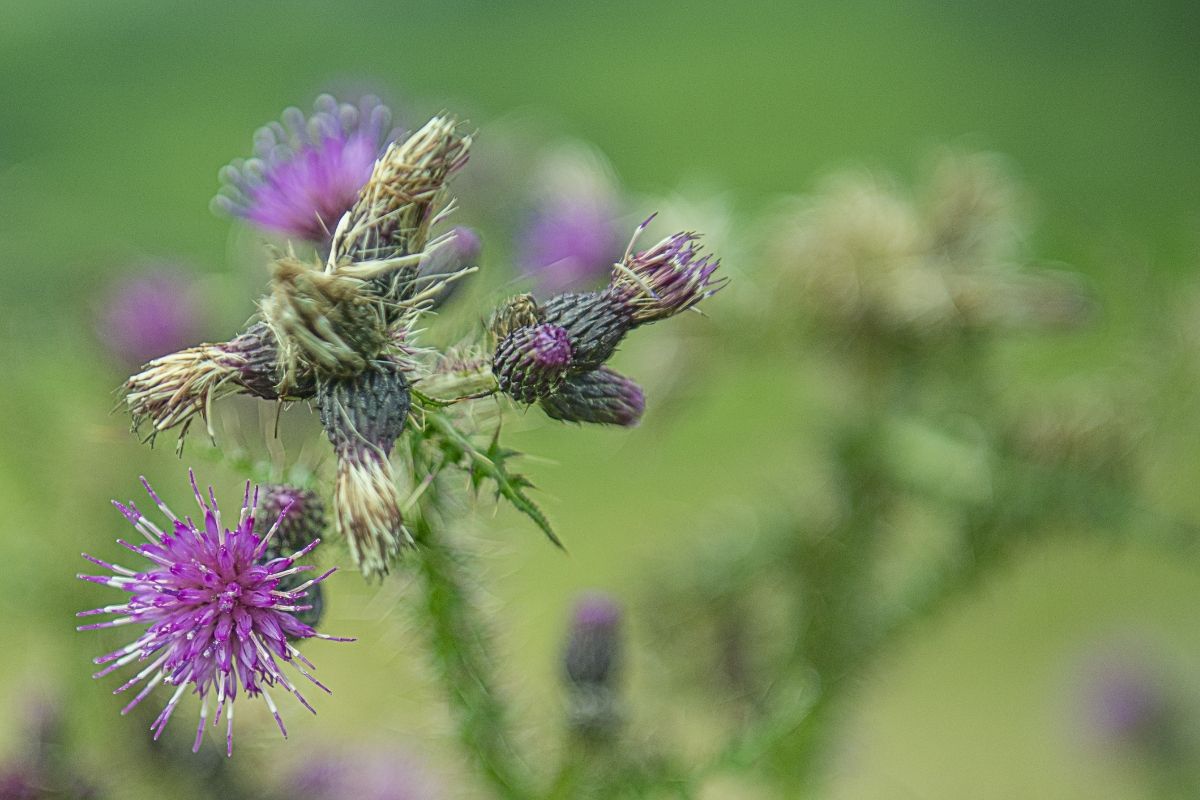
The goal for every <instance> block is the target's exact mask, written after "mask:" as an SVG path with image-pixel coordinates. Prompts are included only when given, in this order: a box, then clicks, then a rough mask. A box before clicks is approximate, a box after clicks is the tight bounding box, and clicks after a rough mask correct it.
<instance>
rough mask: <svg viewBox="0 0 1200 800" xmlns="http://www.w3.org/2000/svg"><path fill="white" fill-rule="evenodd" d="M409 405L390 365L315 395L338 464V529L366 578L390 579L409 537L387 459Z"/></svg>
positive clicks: (377, 364) (380, 364)
mask: <svg viewBox="0 0 1200 800" xmlns="http://www.w3.org/2000/svg"><path fill="white" fill-rule="evenodd" d="M409 403H410V398H409V389H408V381H407V380H406V379H405V377H404V373H403V371H402V370H401V368H400V365H399V364H397V363H395V362H392V361H373V362H371V364H370V365H369V366H368V368H367V369H366V370H365V371H364V372H362V373H361V374H359V375H356V376H354V377H351V378H343V379H338V380H332V381H327V382H325V383H322V384H321V385H320V386H319V387H318V391H317V404H318V406H319V408H320V411H321V424H322V425H323V426H324V427H325V433H326V435H327V436H328V437H329V441H330V442H332V443H333V448H334V451H335V452H336V453H337V458H338V464H337V478H336V482H335V483H334V489H333V518H334V523H335V525H336V527H337V530H338V533H340V534H341V535H343V536H345V537H346V540H347V542H349V545H350V555H351V557H353V559H354V561H355V563H356V564H358V565H359V567H361V568H362V571H363V574H364V575H368V576H369V575H372V574H381V573H386V572H387V565H388V560H389V559H390V558H391V557H392V556H394V555H395V554H396V553H397V552H399V549H400V546H401V545H402V544H404V543H406V540H407V536H408V534H407V532H406V531H405V530H404V527H403V520H402V519H401V516H400V505H399V499H398V498H397V495H396V486H395V476H394V473H393V471H392V464H391V461H389V460H388V456H389V454H390V453H391V452H392V447H393V446H394V445H395V443H396V439H397V438H398V437H399V436H400V434H401V432H403V430H404V423H405V421H406V419H407V418H408V410H409Z"/></svg>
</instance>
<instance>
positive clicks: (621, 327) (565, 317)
mask: <svg viewBox="0 0 1200 800" xmlns="http://www.w3.org/2000/svg"><path fill="white" fill-rule="evenodd" d="M541 318H542V321H543V322H545V323H548V324H550V325H557V326H558V327H560V328H562V329H563V330H565V331H566V332H567V336H568V337H569V338H570V341H571V358H572V360H571V369H572V371H574V372H585V371H587V370H591V369H595V368H596V367H599V366H600V365H601V364H603V363H604V362H605V361H607V360H608V359H609V358H611V357H612V354H613V353H615V352H616V350H617V345H619V344H620V343H621V340H622V339H623V338H625V334H626V333H628V332H629V331H630V330H631V329H632V328H633V327H634V322H633V315H632V309H631V308H630V307H628V306H627V305H626V304H625V303H623V302H622V301H621V298H620V297H619V296H617V295H614V294H613V293H612V291H611V287H610V289H606V290H604V291H603V292H587V293H582V294H578V293H577V294H560V295H558V296H557V297H553V298H551V299H550V300H549V301H547V302H546V304H545V305H544V306H543V307H542V309H541Z"/></svg>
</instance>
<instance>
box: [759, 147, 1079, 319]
mask: <svg viewBox="0 0 1200 800" xmlns="http://www.w3.org/2000/svg"><path fill="white" fill-rule="evenodd" d="M1017 196H1018V191H1017V189H1016V188H1015V184H1014V183H1013V182H1012V180H1011V179H1010V178H1009V177H1008V175H1007V173H1006V172H1005V170H1004V169H1003V168H1002V165H1001V163H1000V161H999V160H998V159H996V158H995V157H993V156H990V155H986V154H984V155H971V156H960V155H950V156H945V157H944V158H943V159H941V160H940V161H939V162H938V163H937V165H936V166H935V167H934V170H933V177H932V178H931V179H930V181H929V189H928V198H927V199H926V201H925V203H924V204H919V203H917V202H916V201H915V200H914V199H912V198H911V197H909V196H907V195H906V194H905V193H903V192H901V191H900V190H899V189H898V188H897V187H896V186H895V184H894V183H893V182H892V181H890V180H888V179H886V178H883V177H879V176H874V175H870V174H864V173H850V174H845V175H840V176H835V177H834V178H832V179H831V180H829V181H828V182H827V183H826V184H825V185H824V186H823V187H822V188H821V189H820V190H819V191H818V192H817V194H816V195H815V196H814V197H813V198H810V199H808V200H806V201H801V202H799V203H796V204H794V205H793V206H792V207H791V208H790V209H788V210H786V211H785V212H783V213H781V214H780V215H779V217H778V218H777V219H776V221H775V223H774V225H773V228H774V230H775V233H774V234H773V235H772V236H771V240H770V242H769V244H768V257H769V259H771V260H773V261H775V262H776V263H778V264H779V265H780V268H781V270H782V272H783V274H784V280H785V286H784V287H783V291H781V292H780V298H781V302H787V303H796V302H797V301H799V303H800V304H802V305H803V306H804V307H805V308H806V310H807V312H808V313H809V314H810V315H811V317H812V318H813V319H815V320H818V321H820V323H821V324H823V325H826V326H829V327H831V328H833V329H835V330H840V331H847V330H849V331H852V332H858V333H863V332H865V333H868V334H871V335H878V336H883V337H897V336H898V337H902V338H914V337H915V338H929V337H935V338H936V337H946V336H951V335H954V334H956V333H958V332H961V331H966V330H992V331H999V330H1011V329H1036V330H1045V329H1058V328H1070V327H1076V326H1078V325H1081V324H1083V323H1084V322H1086V321H1087V320H1088V318H1089V317H1090V313H1091V310H1092V302H1091V298H1090V295H1089V294H1088V292H1087V291H1086V288H1085V286H1084V285H1083V283H1082V281H1081V280H1080V279H1079V277H1078V276H1075V275H1072V274H1068V273H1064V272H1061V271H1054V270H1045V269H1038V268H1031V267H1029V266H1028V265H1024V264H1022V263H1021V261H1020V258H1019V256H1020V251H1021V245H1022V228H1021V226H1020V225H1019V224H1018V222H1017V219H1018V214H1017V210H1016V209H1017V206H1018V203H1017V200H1016V198H1017Z"/></svg>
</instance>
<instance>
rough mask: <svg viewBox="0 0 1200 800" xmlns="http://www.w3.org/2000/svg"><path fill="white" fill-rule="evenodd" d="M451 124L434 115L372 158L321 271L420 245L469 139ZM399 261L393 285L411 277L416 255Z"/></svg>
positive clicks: (401, 253)
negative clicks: (367, 176) (411, 258)
mask: <svg viewBox="0 0 1200 800" xmlns="http://www.w3.org/2000/svg"><path fill="white" fill-rule="evenodd" d="M456 127H457V122H456V120H455V119H454V118H452V117H440V116H439V117H434V118H433V119H431V120H430V121H429V122H428V123H426V124H425V126H424V127H423V128H421V129H420V130H418V131H417V132H416V133H414V134H412V135H411V136H409V137H408V138H407V139H405V140H404V141H402V142H397V143H395V144H393V145H391V146H390V147H389V148H388V149H387V151H386V152H385V153H384V154H383V156H382V157H380V159H379V160H378V161H376V162H375V168H374V170H373V171H372V172H371V177H370V179H369V180H368V181H367V184H366V185H365V186H364V187H363V188H362V191H360V192H359V196H358V201H357V202H356V203H355V204H354V207H353V208H351V209H350V211H349V212H347V213H346V215H345V216H344V217H342V219H341V221H340V222H339V223H338V226H337V230H335V231H334V235H333V244H332V247H331V248H330V253H329V261H328V263H327V265H326V271H327V272H332V273H336V272H338V271H339V270H342V269H346V268H349V267H351V266H352V265H354V264H360V263H363V262H386V261H390V260H393V259H403V258H404V257H405V256H411V255H413V254H417V253H420V252H421V251H422V250H423V249H424V248H425V245H426V243H427V242H428V240H429V228H430V226H431V225H432V224H433V222H434V221H435V220H436V219H438V218H439V217H440V213H439V212H440V211H441V210H442V209H443V207H444V206H445V205H446V202H447V201H446V193H445V183H446V179H447V178H448V177H449V176H450V174H451V173H453V172H454V171H455V170H457V169H459V168H460V167H461V166H462V165H463V164H464V163H465V162H466V159H467V151H468V149H469V148H470V145H471V137H470V136H466V135H462V134H460V133H458V132H457V130H456ZM399 266H401V267H403V269H402V270H400V272H401V273H402V274H401V275H398V276H395V282H396V284H397V285H402V284H403V283H405V282H407V281H411V279H412V278H413V277H415V275H416V270H417V262H416V261H412V262H411V263H407V262H402V263H401V264H400V265H399ZM410 272H411V274H408V273H410ZM393 299H397V300H398V299H402V298H399V297H397V298H393Z"/></svg>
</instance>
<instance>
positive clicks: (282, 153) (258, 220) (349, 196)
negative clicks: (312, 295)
mask: <svg viewBox="0 0 1200 800" xmlns="http://www.w3.org/2000/svg"><path fill="white" fill-rule="evenodd" d="M313 111H314V113H313V114H312V116H310V117H307V118H306V117H305V116H304V113H303V112H301V111H300V109H298V108H289V109H287V110H286V111H284V112H283V115H282V116H281V117H280V120H281V121H280V122H272V123H270V124H269V125H267V126H265V127H262V128H259V129H258V131H256V132H255V134H254V156H253V157H252V158H249V159H246V160H244V161H243V160H240V159H239V160H237V161H234V162H233V163H232V164H230V165H229V166H227V167H224V168H223V169H222V170H221V173H220V179H221V183H222V187H221V192H220V194H218V195H217V197H216V198H214V200H213V205H214V208H216V209H218V210H220V211H223V212H225V213H227V214H230V215H232V216H235V217H240V218H242V219H244V220H246V221H247V222H249V223H251V224H253V225H255V226H257V227H259V228H262V229H264V230H268V231H271V232H274V233H281V234H283V235H284V236H293V237H296V238H300V239H305V240H307V241H309V242H312V243H313V244H316V245H324V244H326V243H328V241H329V238H330V236H331V234H332V233H333V230H334V228H336V227H337V223H338V220H340V219H341V218H342V215H343V214H345V213H346V212H347V211H349V210H350V207H351V206H353V205H354V201H355V199H356V198H357V196H358V191H359V189H361V188H362V187H363V185H364V184H365V183H366V182H367V179H368V178H369V177H370V176H371V168H372V167H373V166H374V164H375V159H377V158H378V157H379V156H380V154H381V153H382V152H383V150H384V148H385V147H386V145H387V144H388V142H389V141H391V140H392V139H394V138H395V136H394V131H393V130H392V127H391V126H392V112H391V110H390V109H388V107H387V106H385V105H383V104H382V103H381V102H380V101H379V99H378V98H376V97H371V96H367V97H364V98H362V100H361V101H359V103H358V105H357V106H353V105H350V104H348V103H342V104H339V103H338V102H337V101H336V100H335V99H334V98H333V97H332V96H330V95H327V94H323V95H321V96H320V97H318V98H317V99H316V102H314V103H313Z"/></svg>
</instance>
